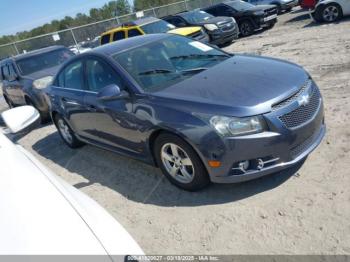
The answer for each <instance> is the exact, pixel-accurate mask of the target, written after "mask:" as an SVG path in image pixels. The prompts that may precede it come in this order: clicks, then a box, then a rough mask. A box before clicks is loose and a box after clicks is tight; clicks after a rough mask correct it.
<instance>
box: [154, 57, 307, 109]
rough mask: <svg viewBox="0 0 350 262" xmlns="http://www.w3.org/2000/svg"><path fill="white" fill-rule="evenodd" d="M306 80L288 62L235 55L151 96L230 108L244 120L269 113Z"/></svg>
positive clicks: (296, 66) (300, 70)
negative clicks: (251, 116) (245, 117)
mask: <svg viewBox="0 0 350 262" xmlns="http://www.w3.org/2000/svg"><path fill="white" fill-rule="evenodd" d="M308 78H309V76H308V74H307V73H306V71H305V70H304V69H303V68H302V67H300V66H298V65H295V64H292V63H289V62H285V61H282V60H277V59H272V58H266V57H258V56H250V55H234V56H233V57H232V58H229V59H227V60H225V61H223V62H221V63H219V64H217V65H215V66H214V67H212V68H210V69H207V70H205V71H203V72H201V73H199V74H197V75H194V76H193V77H191V78H188V79H186V80H184V81H182V82H179V83H177V84H175V85H173V86H170V87H168V88H166V89H164V90H162V91H159V92H156V93H154V95H155V96H158V97H163V98H171V99H179V100H185V101H192V102H197V103H204V104H207V105H208V108H210V105H216V106H221V107H226V108H227V107H229V108H230V110H229V112H231V113H233V114H235V115H236V116H247V115H255V114H262V113H266V112H269V111H271V106H272V105H273V104H275V103H277V102H279V101H282V100H283V99H285V98H287V97H289V96H290V95H292V94H293V93H294V92H296V91H297V90H298V89H299V88H300V87H301V86H302V85H303V84H304V83H305V82H306V81H307V79H308ZM177 104H178V103H177ZM212 108H213V109H214V108H217V107H215V106H214V107H212Z"/></svg>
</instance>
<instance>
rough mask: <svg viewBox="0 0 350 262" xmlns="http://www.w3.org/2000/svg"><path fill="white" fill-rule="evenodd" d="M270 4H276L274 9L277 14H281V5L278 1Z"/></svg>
mask: <svg viewBox="0 0 350 262" xmlns="http://www.w3.org/2000/svg"><path fill="white" fill-rule="evenodd" d="M272 5H275V6H276V11H277V14H278V15H280V14H282V6H281V5H280V4H278V3H273V4H272Z"/></svg>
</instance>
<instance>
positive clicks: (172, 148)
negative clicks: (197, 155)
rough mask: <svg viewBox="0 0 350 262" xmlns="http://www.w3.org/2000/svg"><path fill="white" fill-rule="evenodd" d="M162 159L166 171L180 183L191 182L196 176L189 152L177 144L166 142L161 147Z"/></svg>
mask: <svg viewBox="0 0 350 262" xmlns="http://www.w3.org/2000/svg"><path fill="white" fill-rule="evenodd" d="M161 160H162V162H163V165H164V167H165V169H166V171H167V172H168V173H169V174H170V175H171V176H172V177H173V178H174V179H175V180H177V181H178V182H180V183H186V184H188V183H190V182H191V181H192V180H193V178H194V172H195V170H194V166H193V163H192V160H191V159H190V158H189V156H188V154H187V153H186V152H185V150H183V149H182V148H181V147H179V146H178V145H176V144H173V143H166V144H164V145H163V147H162V149H161Z"/></svg>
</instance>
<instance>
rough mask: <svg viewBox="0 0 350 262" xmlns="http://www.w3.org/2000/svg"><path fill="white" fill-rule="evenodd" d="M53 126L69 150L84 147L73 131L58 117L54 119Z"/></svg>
mask: <svg viewBox="0 0 350 262" xmlns="http://www.w3.org/2000/svg"><path fill="white" fill-rule="evenodd" d="M54 121H55V125H56V127H57V130H58V133H59V134H60V136H61V138H62V139H63V141H64V142H65V143H66V144H67V145H68V146H69V147H71V148H78V147H81V146H83V145H84V143H83V142H81V141H80V140H79V139H78V138H77V137H76V136H75V134H74V131H73V130H72V129H71V128H70V127H69V125H68V124H67V122H66V121H65V120H64V119H63V118H62V117H61V116H60V115H56V116H55V117H54Z"/></svg>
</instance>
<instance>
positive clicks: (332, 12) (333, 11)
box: [323, 5, 339, 22]
mask: <svg viewBox="0 0 350 262" xmlns="http://www.w3.org/2000/svg"><path fill="white" fill-rule="evenodd" d="M338 16H339V10H338V8H337V7H335V6H332V5H331V6H327V7H326V8H325V9H324V10H323V19H324V20H325V21H327V22H333V21H335V20H337V18H338Z"/></svg>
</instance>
